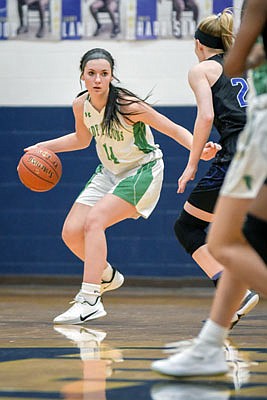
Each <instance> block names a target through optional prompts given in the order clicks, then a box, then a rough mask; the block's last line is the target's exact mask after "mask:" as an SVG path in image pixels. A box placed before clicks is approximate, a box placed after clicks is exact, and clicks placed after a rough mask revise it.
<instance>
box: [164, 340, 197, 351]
mask: <svg viewBox="0 0 267 400" xmlns="http://www.w3.org/2000/svg"><path fill="white" fill-rule="evenodd" d="M196 341H197V338H192V339H187V340H180V341H178V342H171V343H167V344H165V346H164V350H163V353H180V352H181V351H184V350H185V349H188V348H189V347H191V346H192V345H193V344H194V343H196Z"/></svg>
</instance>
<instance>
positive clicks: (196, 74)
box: [177, 63, 220, 193]
mask: <svg viewBox="0 0 267 400" xmlns="http://www.w3.org/2000/svg"><path fill="white" fill-rule="evenodd" d="M206 69H207V64H203V63H200V64H198V65H196V66H195V67H193V68H192V69H191V70H190V71H189V74H188V80H189V84H190V86H191V88H192V90H193V92H194V95H195V98H196V102H197V117H196V120H195V125H194V134H193V144H192V148H191V151H190V155H189V158H188V162H187V165H186V168H185V170H184V172H183V173H182V175H181V177H180V178H179V180H178V190H177V192H178V193H183V192H184V190H185V187H186V185H187V182H188V181H190V180H193V179H194V178H195V175H196V172H197V169H198V163H199V160H200V159H201V154H202V151H203V149H204V147H205V144H206V142H207V140H208V138H209V136H210V131H211V128H212V124H213V119H214V110H213V101H212V92H211V88H210V83H209V81H208V77H207V72H206ZM219 149H220V148H219ZM219 149H218V150H219Z"/></svg>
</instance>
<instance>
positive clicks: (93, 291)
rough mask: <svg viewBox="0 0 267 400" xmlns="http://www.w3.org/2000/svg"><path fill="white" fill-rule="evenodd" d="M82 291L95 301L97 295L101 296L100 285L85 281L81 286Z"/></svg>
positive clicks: (87, 297) (88, 298)
mask: <svg viewBox="0 0 267 400" xmlns="http://www.w3.org/2000/svg"><path fill="white" fill-rule="evenodd" d="M81 293H82V294H83V295H84V297H85V298H86V299H87V300H89V301H90V300H91V301H95V300H96V297H99V296H100V285H96V284H94V283H87V282H83V283H82V287H81Z"/></svg>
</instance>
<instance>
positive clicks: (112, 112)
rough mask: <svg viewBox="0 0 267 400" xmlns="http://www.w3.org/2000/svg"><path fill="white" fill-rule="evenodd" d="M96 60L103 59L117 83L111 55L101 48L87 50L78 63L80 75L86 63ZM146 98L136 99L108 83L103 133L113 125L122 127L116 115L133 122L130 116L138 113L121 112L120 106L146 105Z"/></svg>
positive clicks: (128, 91)
mask: <svg viewBox="0 0 267 400" xmlns="http://www.w3.org/2000/svg"><path fill="white" fill-rule="evenodd" d="M97 59H104V60H107V61H108V62H109V64H110V67H111V73H112V76H113V78H114V79H115V80H116V81H117V82H119V80H118V78H116V77H115V76H114V64H115V62H114V59H113V57H112V55H111V54H110V53H109V52H108V51H107V50H105V49H101V48H94V49H92V50H89V51H87V52H86V53H85V54H84V55H83V56H82V58H81V61H80V70H81V75H82V74H83V72H84V68H85V65H86V63H87V62H88V61H90V60H97ZM86 92H87V90H84V91H83V92H81V93H79V94H78V96H81V95H82V94H84V93H86ZM78 96H77V97H78ZM125 97H128V98H127V99H126V98H125ZM148 97H149V95H148V96H146V97H145V99H141V98H140V97H138V96H137V95H136V94H134V93H133V92H131V91H130V90H127V89H125V88H123V87H118V86H114V85H113V84H112V83H110V84H109V94H108V99H107V104H106V108H105V113H104V117H103V121H102V129H103V132H106V133H108V132H109V131H110V129H111V127H112V125H114V124H115V125H117V126H121V125H122V124H121V121H120V119H119V116H118V114H120V115H122V116H123V117H125V118H126V119H127V120H128V121H129V122H133V121H132V120H131V115H137V114H138V113H135V112H132V113H125V112H122V111H121V106H129V105H131V104H133V103H140V102H145V103H147V102H146V100H147V99H148ZM147 104H148V103H147Z"/></svg>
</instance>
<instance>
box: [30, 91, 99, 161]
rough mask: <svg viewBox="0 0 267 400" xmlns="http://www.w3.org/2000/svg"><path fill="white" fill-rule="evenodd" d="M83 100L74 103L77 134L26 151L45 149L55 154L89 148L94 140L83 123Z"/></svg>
mask: <svg viewBox="0 0 267 400" xmlns="http://www.w3.org/2000/svg"><path fill="white" fill-rule="evenodd" d="M83 103H84V102H83V100H82V98H81V97H79V98H76V99H75V100H74V102H73V113H74V117H75V132H72V133H69V134H67V135H64V136H61V137H58V138H56V139H51V140H47V141H44V142H40V143H37V144H35V145H33V146H30V147H27V148H26V149H24V150H25V151H28V150H30V149H32V148H33V147H45V148H47V149H50V150H52V151H53V152H54V153H61V152H67V151H74V150H81V149H84V148H86V147H88V146H89V145H90V143H91V140H92V135H91V133H90V132H89V130H88V128H87V127H86V126H85V124H84V122H83Z"/></svg>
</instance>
